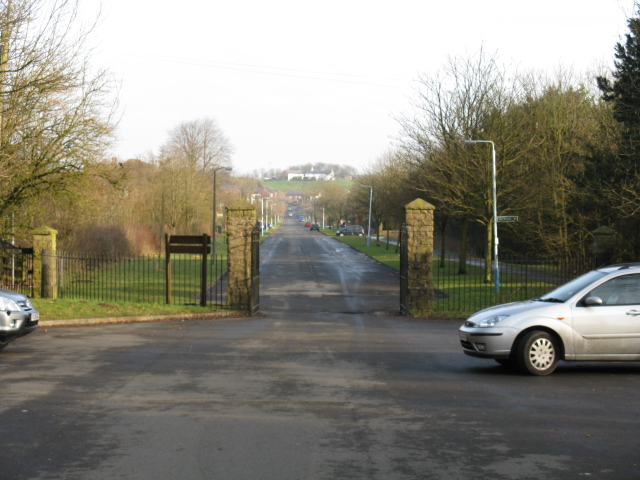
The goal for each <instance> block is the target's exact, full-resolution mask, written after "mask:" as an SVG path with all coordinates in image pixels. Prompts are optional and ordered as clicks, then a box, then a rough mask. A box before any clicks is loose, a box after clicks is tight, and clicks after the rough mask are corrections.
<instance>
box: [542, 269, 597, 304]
mask: <svg viewBox="0 0 640 480" xmlns="http://www.w3.org/2000/svg"><path fill="white" fill-rule="evenodd" d="M606 275H607V273H605V272H600V271H598V270H593V271H591V272H589V273H585V274H584V275H582V276H580V277H578V278H574V279H573V280H571V281H570V282H568V283H565V284H564V285H561V286H559V287H558V288H556V289H555V290H552V291H550V292H549V293H547V294H546V295H543V296H542V297H540V298H537V299H536V300H541V301H543V302H566V301H567V300H569V299H570V298H571V297H573V296H574V295H575V294H576V293H578V292H579V291H580V290H582V289H584V288H585V287H587V286H589V285H591V284H592V283H593V282H597V281H598V280H599V279H601V278H602V277H604V276H606Z"/></svg>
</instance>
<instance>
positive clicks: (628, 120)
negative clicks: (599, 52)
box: [597, 9, 640, 173]
mask: <svg viewBox="0 0 640 480" xmlns="http://www.w3.org/2000/svg"><path fill="white" fill-rule="evenodd" d="M639 16H640V9H639V10H638V13H637V14H636V17H634V18H630V19H629V20H628V21H627V24H628V26H629V33H627V34H626V35H625V42H624V44H622V43H620V42H618V43H617V44H616V46H615V58H616V60H615V62H614V67H615V69H614V70H613V72H612V77H613V80H611V79H609V78H607V77H604V76H601V77H597V82H598V88H599V89H600V91H601V92H602V99H603V100H604V101H605V102H608V103H610V104H611V105H612V107H613V116H614V118H615V119H616V120H617V121H618V122H620V124H621V125H622V126H623V127H624V128H623V130H622V132H621V134H622V136H621V138H620V140H621V145H620V146H621V147H622V150H621V153H622V154H623V155H624V156H629V157H632V158H631V159H630V160H632V161H631V162H630V163H629V164H628V166H629V167H631V172H633V173H636V172H637V171H638V170H637V163H638V162H637V160H638V159H640V18H638V17H639ZM631 172H629V173H631Z"/></svg>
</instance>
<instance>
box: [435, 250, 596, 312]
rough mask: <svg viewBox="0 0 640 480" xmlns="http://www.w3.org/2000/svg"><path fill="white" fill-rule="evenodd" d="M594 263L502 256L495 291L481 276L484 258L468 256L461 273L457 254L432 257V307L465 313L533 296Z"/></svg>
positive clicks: (592, 265) (594, 265) (489, 282)
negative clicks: (434, 299)
mask: <svg viewBox="0 0 640 480" xmlns="http://www.w3.org/2000/svg"><path fill="white" fill-rule="evenodd" d="M597 266H598V265H596V261H595V259H594V258H571V259H553V260H550V259H546V260H545V259H543V260H534V259H523V258H517V257H511V258H509V257H504V256H503V257H502V258H501V262H500V288H499V291H498V292H496V289H495V286H494V284H493V282H492V281H487V278H486V276H485V272H486V270H485V262H484V260H480V259H469V260H468V261H467V262H466V268H465V269H463V270H464V271H465V273H461V268H460V261H459V259H458V257H457V256H455V255H451V256H449V257H447V258H444V259H442V258H440V257H436V258H434V262H433V282H434V286H435V288H436V302H435V309H436V312H440V313H445V312H446V313H455V312H458V313H460V314H469V313H471V312H474V311H477V310H480V309H482V308H486V307H490V306H492V305H497V304H500V303H507V302H513V301H518V300H526V299H530V298H535V297H538V296H541V295H544V294H545V293H547V292H549V291H551V290H552V289H553V288H555V287H556V286H558V285H561V284H563V283H566V282H567V281H569V280H571V279H572V278H575V277H577V276H579V275H581V274H583V273H586V272H588V271H590V270H593V269H594V268H597ZM489 280H490V279H489Z"/></svg>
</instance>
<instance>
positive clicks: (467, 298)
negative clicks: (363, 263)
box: [323, 229, 554, 316]
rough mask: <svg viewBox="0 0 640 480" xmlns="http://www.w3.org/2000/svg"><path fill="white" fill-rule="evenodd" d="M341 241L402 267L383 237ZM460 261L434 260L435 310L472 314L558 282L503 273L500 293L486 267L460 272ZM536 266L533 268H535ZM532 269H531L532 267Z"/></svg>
mask: <svg viewBox="0 0 640 480" xmlns="http://www.w3.org/2000/svg"><path fill="white" fill-rule="evenodd" d="M323 233H325V234H326V235H331V236H334V235H335V232H334V231H333V230H329V229H324V230H323ZM335 238H336V239H338V240H339V241H341V242H343V243H345V244H347V245H349V246H351V247H353V248H355V249H356V250H358V251H361V252H363V253H365V254H367V255H368V256H370V257H372V258H374V259H375V260H377V261H379V262H381V263H384V264H386V265H389V266H391V267H393V268H395V269H396V270H399V269H400V254H399V252H398V251H397V249H396V246H395V245H394V244H391V245H387V243H386V241H384V239H382V238H381V241H380V244H377V242H376V238H375V237H373V238H372V239H371V242H370V246H368V247H367V239H366V237H353V236H347V237H335ZM458 267H459V265H458V262H457V261H453V260H445V261H444V262H441V260H440V258H439V257H434V258H433V260H432V274H433V282H434V286H435V288H436V289H437V290H438V293H437V296H436V298H437V301H436V304H435V311H436V312H437V313H440V314H445V315H451V316H468V315H470V314H471V313H473V312H475V311H478V310H480V309H482V308H486V307H489V306H492V305H497V304H500V303H507V302H513V301H518V300H526V299H529V298H533V297H537V296H540V295H543V294H544V293H546V292H548V291H550V290H552V289H553V288H554V285H551V284H549V283H544V282H535V281H532V280H530V279H528V278H526V275H525V274H524V273H523V274H517V273H515V274H509V275H508V276H505V275H503V277H502V278H501V284H500V292H499V293H496V292H495V287H494V285H493V284H492V283H485V281H484V280H485V276H484V275H485V272H484V268H483V267H482V266H475V265H473V264H469V263H468V264H467V273H466V274H464V275H461V274H459V273H458ZM535 268H536V267H533V270H535ZM530 271H531V270H530Z"/></svg>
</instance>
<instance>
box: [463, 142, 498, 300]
mask: <svg viewBox="0 0 640 480" xmlns="http://www.w3.org/2000/svg"><path fill="white" fill-rule="evenodd" d="M478 143H490V144H491V171H492V184H493V281H494V284H495V290H496V293H498V292H500V269H499V265H498V200H497V193H496V147H495V145H494V143H493V142H492V141H491V140H465V141H464V144H465V145H475V144H478Z"/></svg>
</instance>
